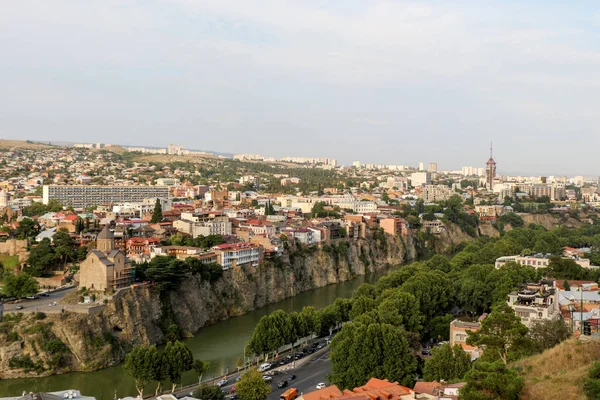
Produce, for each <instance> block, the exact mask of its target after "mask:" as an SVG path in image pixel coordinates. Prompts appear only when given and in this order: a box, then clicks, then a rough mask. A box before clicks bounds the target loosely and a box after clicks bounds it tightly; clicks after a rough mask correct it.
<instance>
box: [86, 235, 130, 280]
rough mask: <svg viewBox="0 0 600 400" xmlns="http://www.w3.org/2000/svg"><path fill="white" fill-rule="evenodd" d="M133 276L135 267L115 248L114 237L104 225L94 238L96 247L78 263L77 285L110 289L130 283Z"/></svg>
mask: <svg viewBox="0 0 600 400" xmlns="http://www.w3.org/2000/svg"><path fill="white" fill-rule="evenodd" d="M134 278H135V269H134V268H132V266H131V263H130V262H129V260H128V259H127V257H126V256H125V253H124V252H123V251H121V250H118V249H115V237H114V235H113V234H112V232H111V231H110V230H109V229H108V226H105V227H104V229H102V232H100V233H99V234H98V237H97V238H96V249H94V250H91V251H90V252H89V253H88V255H87V257H86V259H85V260H84V261H83V262H82V263H81V264H80V269H79V287H80V288H83V287H85V288H87V289H89V290H97V291H110V290H114V289H120V288H124V287H127V286H129V285H131V284H132V283H133V280H134Z"/></svg>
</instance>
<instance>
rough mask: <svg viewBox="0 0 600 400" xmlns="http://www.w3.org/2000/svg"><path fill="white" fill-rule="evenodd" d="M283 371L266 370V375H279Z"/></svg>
mask: <svg viewBox="0 0 600 400" xmlns="http://www.w3.org/2000/svg"><path fill="white" fill-rule="evenodd" d="M280 373H281V372H279V371H277V370H273V371H267V372H265V375H268V376H275V375H279V374H280Z"/></svg>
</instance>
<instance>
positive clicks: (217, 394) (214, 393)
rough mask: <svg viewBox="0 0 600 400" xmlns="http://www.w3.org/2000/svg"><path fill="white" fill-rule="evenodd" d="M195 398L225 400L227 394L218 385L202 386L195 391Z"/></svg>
mask: <svg viewBox="0 0 600 400" xmlns="http://www.w3.org/2000/svg"><path fill="white" fill-rule="evenodd" d="M194 397H195V398H197V399H202V400H224V399H225V393H223V390H221V388H220V387H218V386H216V385H202V386H200V387H199V388H198V389H196V390H195V391H194Z"/></svg>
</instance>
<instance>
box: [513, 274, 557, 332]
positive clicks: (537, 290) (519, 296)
mask: <svg viewBox="0 0 600 400" xmlns="http://www.w3.org/2000/svg"><path fill="white" fill-rule="evenodd" d="M558 300H559V298H558V291H557V290H556V289H555V288H554V287H552V286H551V285H548V284H547V283H545V282H539V283H529V284H525V285H522V286H521V287H520V288H519V290H518V291H515V292H511V293H510V294H509V295H508V301H507V303H508V305H509V306H510V308H512V309H513V310H514V311H515V314H516V315H517V316H518V317H519V318H520V319H521V322H522V323H523V324H524V325H527V326H531V325H532V324H533V323H534V322H535V321H542V320H552V319H556V318H559V317H560V307H559V301H558Z"/></svg>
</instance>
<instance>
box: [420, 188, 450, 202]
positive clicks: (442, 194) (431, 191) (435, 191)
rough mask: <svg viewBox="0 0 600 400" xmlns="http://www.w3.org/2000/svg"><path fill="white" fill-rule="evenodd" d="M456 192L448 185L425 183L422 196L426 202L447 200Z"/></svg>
mask: <svg viewBox="0 0 600 400" xmlns="http://www.w3.org/2000/svg"><path fill="white" fill-rule="evenodd" d="M453 194H454V192H453V191H452V189H451V188H450V187H448V186H446V185H425V186H423V192H422V193H421V197H422V198H423V201H424V202H425V203H435V202H438V201H446V200H448V199H449V198H450V196H452V195H453Z"/></svg>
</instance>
